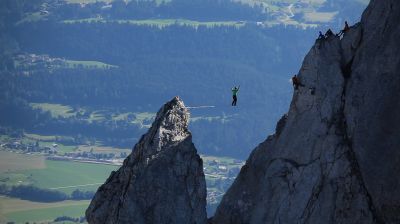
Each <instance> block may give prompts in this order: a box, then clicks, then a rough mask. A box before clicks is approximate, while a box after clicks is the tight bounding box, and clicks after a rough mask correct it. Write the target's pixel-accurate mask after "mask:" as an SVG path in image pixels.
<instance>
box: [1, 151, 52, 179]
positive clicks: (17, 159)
mask: <svg viewBox="0 0 400 224" xmlns="http://www.w3.org/2000/svg"><path fill="white" fill-rule="evenodd" d="M45 167H46V165H45V158H44V157H43V156H40V155H25V154H17V153H13V152H7V151H0V175H1V173H5V172H15V171H21V170H31V169H43V168H45Z"/></svg>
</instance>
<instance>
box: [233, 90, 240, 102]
mask: <svg viewBox="0 0 400 224" xmlns="http://www.w3.org/2000/svg"><path fill="white" fill-rule="evenodd" d="M239 88H240V86H238V87H236V86H235V87H233V88H232V98H233V101H232V106H236V102H237V93H238V92H239Z"/></svg>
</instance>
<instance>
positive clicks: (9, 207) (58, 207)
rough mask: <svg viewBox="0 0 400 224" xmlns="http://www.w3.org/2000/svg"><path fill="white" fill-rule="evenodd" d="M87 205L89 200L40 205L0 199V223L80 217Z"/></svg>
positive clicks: (24, 201)
mask: <svg viewBox="0 0 400 224" xmlns="http://www.w3.org/2000/svg"><path fill="white" fill-rule="evenodd" d="M89 203H90V201H89V200H82V201H62V202H53V203H41V202H31V201H26V200H20V199H14V198H9V197H0V223H5V222H9V221H13V222H15V223H25V222H27V221H29V222H41V221H53V220H54V219H55V218H57V217H59V216H70V217H81V216H84V213H85V210H86V208H87V207H88V205H89Z"/></svg>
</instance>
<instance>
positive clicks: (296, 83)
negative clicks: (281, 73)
mask: <svg viewBox="0 0 400 224" xmlns="http://www.w3.org/2000/svg"><path fill="white" fill-rule="evenodd" d="M292 84H293V87H294V89H295V90H298V89H299V86H304V85H303V84H301V82H300V79H299V78H298V77H297V75H294V76H293V77H292Z"/></svg>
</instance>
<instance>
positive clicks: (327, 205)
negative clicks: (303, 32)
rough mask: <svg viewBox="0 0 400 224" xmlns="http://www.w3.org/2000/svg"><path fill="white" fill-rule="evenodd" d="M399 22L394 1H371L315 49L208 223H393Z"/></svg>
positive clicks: (399, 142)
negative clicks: (282, 110) (273, 127)
mask: <svg viewBox="0 0 400 224" xmlns="http://www.w3.org/2000/svg"><path fill="white" fill-rule="evenodd" d="M399 19H400V1H398V0H371V2H370V5H369V6H368V8H367V9H366V11H365V12H364V14H363V17H362V21H361V23H359V24H356V25H355V26H353V27H352V28H351V30H350V31H348V32H346V33H345V35H344V37H343V39H340V38H339V37H336V36H332V37H329V38H328V39H326V40H317V41H316V43H315V45H314V46H313V47H312V49H311V50H310V52H309V53H308V54H307V56H306V57H305V59H304V62H303V65H302V67H301V70H300V72H299V78H300V80H301V82H302V83H303V84H304V85H305V86H304V87H300V89H299V90H297V91H295V93H294V95H293V99H292V102H291V105H290V109H289V112H288V113H287V115H285V116H284V117H283V118H282V119H281V120H280V121H279V122H278V125H277V132H276V133H275V134H274V135H272V136H270V137H268V139H267V140H266V141H265V142H263V143H261V144H260V145H259V146H258V147H257V148H256V149H255V150H254V151H253V152H252V154H251V155H250V157H249V158H248V160H247V161H246V164H245V165H244V166H243V168H242V170H241V172H240V174H239V176H238V177H237V179H236V180H235V182H234V183H233V185H232V186H231V188H230V189H229V190H228V191H227V193H226V194H225V196H224V197H223V199H222V201H221V204H220V205H219V207H218V209H217V211H216V214H215V216H214V217H213V219H212V222H213V223H215V224H225V223H232V224H233V223H237V224H239V223H243V224H244V223H246V224H247V223H249V224H262V223H318V224H319V223H346V224H351V223H400V191H399V189H400V176H399V173H400V172H399V171H400V165H399V164H400V163H399V162H400V100H399V99H400V23H399V21H400V20H399ZM312 89H314V91H311V90H312ZM311 92H314V93H313V94H312V93H311Z"/></svg>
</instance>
